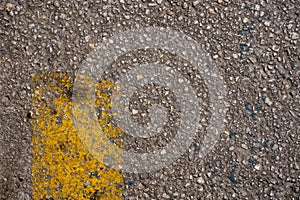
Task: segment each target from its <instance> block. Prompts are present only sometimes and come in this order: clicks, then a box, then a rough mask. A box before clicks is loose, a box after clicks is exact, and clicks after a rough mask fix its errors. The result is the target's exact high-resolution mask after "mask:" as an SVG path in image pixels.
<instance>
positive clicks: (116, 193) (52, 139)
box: [32, 72, 123, 200]
mask: <svg viewBox="0 0 300 200" xmlns="http://www.w3.org/2000/svg"><path fill="white" fill-rule="evenodd" d="M33 82H34V83H35V84H34V88H33V90H34V93H33V98H32V105H33V108H34V114H33V118H34V120H33V122H32V128H33V130H34V133H33V136H32V143H33V149H32V153H33V158H32V193H33V194H32V195H33V199H55V200H56V199H121V195H122V193H123V186H122V184H123V174H122V172H121V171H120V170H116V169H113V168H109V167H106V166H105V165H104V164H103V163H101V162H99V161H98V160H99V159H98V160H97V159H95V158H94V157H93V156H92V155H91V154H90V153H89V152H88V151H87V150H86V148H85V147H84V146H83V144H82V142H81V140H80V138H79V137H78V135H77V133H76V130H75V127H74V125H73V122H72V101H71V94H72V92H71V91H72V87H73V82H72V79H71V74H68V73H56V72H53V73H50V74H47V75H43V76H35V77H34V78H33ZM113 88H114V84H113V83H112V82H110V81H106V80H102V82H101V83H99V84H97V85H96V94H97V95H96V97H98V98H96V107H99V108H102V112H101V117H99V122H100V127H101V129H102V130H103V132H104V133H105V134H106V136H107V137H109V138H112V139H114V140H115V141H116V144H117V145H118V146H121V141H120V136H121V135H123V130H122V129H121V128H119V127H115V126H113V125H112V124H111V123H110V119H111V118H112V115H111V114H109V113H108V112H106V111H107V110H108V109H109V108H110V106H111V103H110V99H111V95H110V94H108V93H107V92H105V91H107V90H110V91H111V90H113ZM99 97H100V98H99Z"/></svg>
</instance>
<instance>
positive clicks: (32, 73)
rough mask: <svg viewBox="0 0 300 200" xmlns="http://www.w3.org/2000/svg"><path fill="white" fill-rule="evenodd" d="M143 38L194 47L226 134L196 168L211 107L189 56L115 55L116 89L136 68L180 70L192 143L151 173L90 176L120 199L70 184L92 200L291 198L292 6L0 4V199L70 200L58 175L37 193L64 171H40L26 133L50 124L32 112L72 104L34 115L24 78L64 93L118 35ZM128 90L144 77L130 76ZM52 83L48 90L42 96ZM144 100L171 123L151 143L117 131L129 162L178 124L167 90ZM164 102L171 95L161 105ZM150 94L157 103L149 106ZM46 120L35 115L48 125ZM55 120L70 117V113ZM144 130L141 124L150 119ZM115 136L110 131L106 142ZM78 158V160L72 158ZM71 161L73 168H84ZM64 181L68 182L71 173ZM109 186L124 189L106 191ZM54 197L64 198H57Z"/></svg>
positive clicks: (296, 101) (295, 80)
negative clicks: (191, 115) (192, 118)
mask: <svg viewBox="0 0 300 200" xmlns="http://www.w3.org/2000/svg"><path fill="white" fill-rule="evenodd" d="M141 27H164V28H168V29H171V30H174V31H178V32H180V33H183V34H185V35H187V36H188V37H190V38H192V39H193V40H195V41H197V42H198V43H199V45H201V46H202V47H203V50H204V51H205V52H207V53H208V57H210V58H211V59H212V60H213V62H214V63H215V66H216V67H217V69H218V71H219V74H220V76H221V77H223V81H224V87H225V88H226V102H227V103H226V110H225V111H226V113H225V119H224V130H222V132H221V133H220V137H219V138H218V140H217V141H216V143H215V144H214V146H213V149H212V150H211V151H209V152H208V153H207V155H206V156H205V157H203V158H202V157H201V156H200V154H201V153H199V152H201V149H203V148H204V147H203V146H202V144H201V142H202V141H203V135H204V134H205V132H206V129H207V127H208V126H209V118H210V116H211V112H212V109H211V108H210V107H209V106H210V105H209V104H210V103H211V101H210V100H209V98H208V96H209V91H208V90H209V87H208V85H207V84H206V83H205V80H204V79H203V77H200V78H198V79H197V78H193V77H198V76H197V71H195V70H189V69H192V66H191V67H190V68H189V66H190V65H191V63H192V62H191V60H190V59H188V57H183V58H182V57H179V56H177V55H176V54H175V53H174V52H168V51H165V50H161V49H151V48H150V49H137V50H133V51H130V52H127V53H124V55H123V56H121V57H119V58H115V60H114V64H112V65H111V66H109V67H110V68H111V69H108V70H107V71H108V73H107V74H108V75H107V77H112V79H113V78H114V77H118V76H121V75H122V74H123V75H124V76H125V78H126V77H127V76H126V74H128V71H130V69H131V68H130V66H132V65H133V63H135V65H142V64H143V63H151V62H154V61H155V62H160V63H162V64H164V65H165V66H170V67H174V69H177V70H179V71H180V70H181V71H182V73H183V76H184V77H192V78H191V82H192V84H193V87H194V88H196V91H197V92H198V93H197V97H198V98H199V101H200V100H201V102H202V103H201V108H202V110H201V115H200V117H201V119H202V121H201V123H202V126H201V128H199V130H198V132H197V133H198V136H197V137H196V138H195V139H194V141H193V144H191V145H190V147H189V148H188V149H187V150H186V151H185V152H184V153H183V154H182V155H181V156H180V157H179V158H178V159H176V160H175V161H174V162H172V163H171V164H170V165H168V166H165V167H163V168H161V169H159V170H157V171H151V172H148V173H147V172H145V173H129V172H125V171H124V172H121V173H120V174H119V173H117V172H110V171H109V172H103V173H104V174H106V175H107V177H106V176H104V175H103V176H102V174H101V175H99V176H98V175H97V173H96V174H95V173H92V172H91V171H89V172H87V174H89V177H87V178H91V180H99V181H100V182H101V181H102V182H101V184H102V186H103V185H105V184H106V185H107V187H108V185H109V184H111V183H112V184H118V185H117V186H116V187H117V191H115V190H108V189H103V191H102V193H101V192H99V190H98V189H97V188H96V186H97V187H100V186H99V185H97V184H98V182H97V181H96V182H93V181H90V182H88V183H86V182H84V183H83V181H79V182H78V185H80V184H82V187H83V184H86V185H84V187H83V188H84V189H86V188H89V186H88V185H89V184H95V187H94V189H93V188H91V191H92V193H87V194H86V196H81V197H80V198H82V199H101V197H103V196H101V195H105V194H104V193H105V192H106V193H111V194H112V195H115V196H114V198H116V199H118V198H123V199H299V198H300V145H299V141H300V140H299V138H300V135H299V133H300V1H299V0H251V1H250V0H247V1H242V0H213V1H208V0H195V1H187V0H186V1H184V0H178V1H175V0H174V1H173V0H156V1H155V0H147V1H145V0H128V1H127V0H117V1H113V0H100V1H97V0H95V1H80V0H78V1H58V0H57V1H45V2H44V1H32V0H31V1H27V0H19V1H6V0H4V1H1V2H0V57H1V58H0V59H1V62H0V63H1V64H0V110H1V115H0V199H14V200H15V199H64V198H69V199H72V198H71V196H72V194H70V193H74V194H75V193H76V192H78V191H79V189H78V190H76V188H75V187H74V188H75V189H70V190H64V189H65V188H68V187H69V188H72V187H73V186H71V185H68V184H70V182H68V180H69V179H59V176H58V175H57V174H56V175H57V177H56V178H58V180H61V182H59V181H58V182H56V183H55V184H58V187H56V188H55V190H50V189H49V188H47V187H52V186H51V185H48V186H47V187H44V185H43V184H46V183H44V182H46V181H51V180H50V179H52V180H53V176H56V175H52V177H50V176H48V178H49V177H50V178H49V180H48V179H47V177H46V178H45V180H44V179H38V178H37V177H38V176H39V175H41V176H42V173H43V172H42V169H43V168H42V167H44V165H47V166H46V167H47V170H49V171H50V172H49V173H51V169H52V170H55V169H57V170H58V171H59V170H60V169H61V168H59V167H60V166H62V165H63V164H62V163H65V162H66V161H60V162H58V163H52V164H51V163H50V164H49V163H47V164H45V163H43V161H42V159H40V160H39V159H37V158H38V157H36V156H37V155H39V151H40V152H41V151H42V149H39V148H35V147H36V146H38V147H40V148H46V147H45V145H44V143H43V141H45V140H43V139H40V138H39V137H37V135H36V134H37V133H36V130H35V128H34V126H33V125H32V124H34V122H35V121H36V120H37V119H38V120H39V122H46V120H48V119H43V118H41V116H42V115H43V114H41V113H42V111H41V110H39V111H40V112H39V115H36V111H37V110H38V109H41V105H44V104H46V105H47V104H48V103H49V102H51V103H52V104H54V105H55V106H56V107H57V108H58V107H59V106H60V105H65V104H62V103H66V102H70V101H71V99H72V97H71V96H72V90H70V91H66V92H65V93H66V94H68V95H67V96H66V95H65V96H60V97H61V98H62V99H60V100H59V101H54V100H53V101H52V100H50V98H58V97H56V96H55V95H48V96H47V95H45V98H44V99H43V100H41V101H40V103H38V104H36V103H34V102H33V99H34V98H35V97H36V96H35V94H37V93H36V89H37V88H36V87H35V86H33V85H34V82H36V80H34V79H33V77H36V75H40V76H49V74H51V73H56V72H58V71H59V72H61V73H67V75H60V78H58V79H57V78H55V77H54V78H53V77H52V79H51V78H50V79H49V80H48V79H47V80H46V79H45V80H43V79H42V81H41V79H39V83H38V84H40V86H39V87H40V88H42V89H41V90H40V92H41V91H44V92H45V91H47V90H53V88H56V89H57V88H59V87H62V86H60V85H59V82H63V81H62V80H65V79H64V77H66V79H67V80H70V84H71V85H72V86H71V88H72V87H73V84H74V81H75V80H74V77H75V74H76V72H77V70H79V69H80V67H81V63H82V62H83V61H84V60H85V59H86V58H87V57H88V55H89V53H90V52H92V51H93V50H95V49H97V47H98V46H99V45H100V44H101V43H102V42H103V41H106V40H107V39H109V38H110V37H111V36H113V35H115V34H117V33H122V32H123V31H125V30H131V29H137V28H141ZM191 51H192V49H191ZM195 56H196V55H195ZM109 73H111V74H112V75H109ZM50 76H51V75H50ZM137 79H138V80H139V79H142V76H139V75H138V76H137ZM128 80H130V79H129V75H128ZM132 81H134V80H132ZM50 83H51V84H53V83H54V86H51V87H50V86H49V85H50ZM64 83H65V82H64ZM64 87H67V86H66V85H64ZM101 87H105V86H103V85H101ZM107 87H111V86H107ZM68 89H69V88H68ZM142 89H143V90H142V92H140V94H144V97H147V98H148V99H149V98H150V101H151V102H152V104H157V103H159V102H160V103H161V102H163V103H162V104H163V105H164V106H165V107H166V110H167V111H169V114H170V113H171V114H170V115H168V116H169V118H170V119H169V120H171V122H174V124H172V123H167V125H166V127H164V131H163V133H165V134H163V133H162V134H160V135H158V136H155V138H154V136H153V138H154V139H153V138H150V139H141V138H134V137H133V136H129V135H128V134H126V131H125V133H124V134H125V135H124V136H123V140H122V141H124V143H123V146H124V148H125V149H126V150H128V151H132V152H133V151H135V152H146V151H153V150H154V149H155V148H158V147H160V148H162V147H164V146H165V145H166V144H168V142H170V141H171V140H172V138H174V137H175V135H176V131H177V129H176V127H177V125H176V120H177V119H178V116H179V115H177V114H178V113H180V107H179V104H180V102H178V101H177V100H176V98H173V96H172V95H175V92H174V91H173V92H172V91H168V88H161V87H159V86H157V85H151V84H149V85H147V87H144V88H142ZM57 90H58V89H57ZM59 91H60V90H59ZM166 91H167V93H168V94H170V96H168V97H165V96H164V95H161V94H162V93H164V92H166ZM58 93H59V92H58ZM45 94H47V92H45ZM138 94H139V93H136V94H135V95H133V96H132V98H131V104H132V105H131V108H130V109H131V112H132V114H133V117H132V118H133V120H135V122H138V123H141V124H143V123H145V121H143V120H144V118H143V117H144V116H143V115H141V116H137V117H135V114H137V113H138V112H139V111H140V109H141V110H142V109H145V108H144V107H143V106H141V105H144V104H143V103H141V102H143V101H142V100H141V101H140V100H139V97H138V96H139V95H138ZM151 95H156V96H157V97H158V98H152V99H151ZM54 96H55V97H54ZM58 96H59V95H58ZM73 96H74V94H73ZM102 96H103V94H102ZM139 102H140V103H139ZM149 105H150V104H149ZM39 106H40V107H39ZM168 106H169V107H168ZM146 108H147V107H146ZM64 109H65V108H64ZM173 109H174V110H173ZM154 110H155V109H154ZM47 112H48V111H47ZM47 112H46V111H45V113H44V115H52V114H53V113H52V114H51V113H50V114H49V113H47ZM56 112H58V113H59V112H60V110H58V111H56ZM63 112H64V114H65V115H67V114H66V113H68V112H70V111H69V110H64V111H63ZM172 113H173V114H172ZM176 113H177V114H176ZM56 114H57V113H56ZM98 114H99V113H98ZM146 115H147V114H146ZM157 115H160V114H159V113H158V114H157ZM62 116H63V115H62ZM146 119H148V120H149V118H148V115H147V116H146ZM43 120H45V121H43ZM56 120H58V121H59V122H57V121H56V124H60V123H64V122H67V121H63V120H64V118H63V119H61V118H56ZM60 120H62V122H60ZM69 120H70V118H69ZM100 120H101V119H100ZM172 120H173V121H172ZM70 121H71V120H70ZM146 121H147V120H146ZM70 123H71V122H70ZM103 123H106V122H103ZM190 126H191V127H194V126H196V124H190ZM53 130H56V129H53ZM66 130H67V129H63V130H62V129H60V130H59V131H61V133H62V134H67V136H66V137H71V136H70V135H72V130H71V131H70V130H69V129H68V130H69V132H68V131H66ZM113 130H114V129H113ZM113 130H112V129H109V130H108V132H109V133H108V134H110V133H113ZM56 131H58V130H56ZM54 132H55V131H54ZM42 133H45V135H42V134H41V135H40V137H41V138H43V137H46V136H47V134H48V132H47V131H45V132H42ZM69 133H70V134H69ZM68 134H69V135H68ZM48 135H49V134H48ZM55 137H56V136H55ZM74 140H75V139H74ZM78 141H79V140H78ZM63 144H64V143H63ZM70 144H71V143H70ZM74 144H76V145H73V144H72V145H73V146H72V147H73V148H76V146H77V143H74ZM43 145H44V146H43ZM68 145H69V143H68ZM70 148H71V147H70ZM49 149H50V150H49ZM49 149H48V150H49V151H48V150H45V151H44V154H43V155H42V157H43V156H49V157H47V159H52V158H53V156H54V155H57V154H52V151H53V149H52V150H51V148H49ZM74 151H75V150H74ZM70 152H72V149H69V153H70ZM76 152H81V149H78V148H77V149H76ZM82 152H84V151H83V150H82ZM162 152H163V151H162ZM162 154H163V153H162ZM44 159H45V157H44ZM78 159H79V160H78V162H79V163H80V159H83V157H80V156H79V157H78ZM91 162H92V161H91ZM95 163H96V164H93V163H92V164H87V165H86V168H85V166H83V165H82V166H81V165H80V164H79V165H78V166H77V165H76V166H77V167H76V169H81V168H82V169H83V170H82V171H84V170H86V169H87V168H88V166H94V167H95V168H97V169H98V168H101V167H100V165H99V164H97V162H95ZM56 166H58V167H56ZM63 166H65V165H63ZM36 169H38V170H40V171H38V170H36ZM64 169H65V168H64ZM76 169H75V168H72V170H76ZM62 171H63V169H62ZM39 173H41V174H39ZM66 173H67V172H66ZM76 173H77V172H76ZM78 173H79V172H78ZM82 173H84V172H82ZM99 173H100V172H99ZM61 176H65V177H69V176H70V174H67V175H66V174H65V175H61ZM70 177H72V176H70ZM74 177H75V175H74ZM78 177H80V174H79V175H78ZM109 177H113V178H112V180H111V181H108V182H105V180H109ZM46 179H47V180H46ZM78 180H81V179H78ZM82 180H83V179H82ZM84 180H85V179H84ZM117 180H118V181H121V182H120V183H115V182H114V181H117ZM35 181H40V182H39V183H38V184H37V183H36V182H35ZM62 181H64V183H63V184H62ZM39 185H43V188H42V187H39ZM102 186H101V187H102ZM120 188H121V189H120ZM120 191H121V192H120ZM54 193H63V194H59V195H61V196H59V195H58V196H54ZM113 193H114V194H113ZM44 194H45V195H44ZM43 195H44V196H43ZM68 195H69V196H68ZM78 195H79V194H78ZM54 197H56V198H54ZM80 198H79V197H78V199H80ZM110 198H112V197H110ZM110 198H109V197H103V199H110ZM73 199H76V198H75V197H73Z"/></svg>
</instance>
